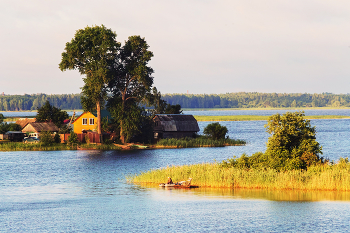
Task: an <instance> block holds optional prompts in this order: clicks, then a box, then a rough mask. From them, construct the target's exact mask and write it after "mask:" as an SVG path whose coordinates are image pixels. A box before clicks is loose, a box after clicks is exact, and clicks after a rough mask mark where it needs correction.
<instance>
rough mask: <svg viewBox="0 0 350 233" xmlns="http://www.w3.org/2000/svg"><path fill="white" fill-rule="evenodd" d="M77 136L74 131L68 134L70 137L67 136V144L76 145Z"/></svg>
mask: <svg viewBox="0 0 350 233" xmlns="http://www.w3.org/2000/svg"><path fill="white" fill-rule="evenodd" d="M78 142H79V141H78V135H77V134H76V133H74V131H71V132H70V135H69V136H68V144H70V145H73V144H76V143H78Z"/></svg>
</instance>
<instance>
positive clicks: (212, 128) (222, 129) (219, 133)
mask: <svg viewBox="0 0 350 233" xmlns="http://www.w3.org/2000/svg"><path fill="white" fill-rule="evenodd" d="M227 132H228V129H227V127H226V126H222V125H220V124H219V123H218V122H216V123H211V124H209V125H207V127H205V128H204V131H203V133H204V134H205V135H207V136H208V137H210V138H212V139H215V140H219V139H225V136H226V133H227Z"/></svg>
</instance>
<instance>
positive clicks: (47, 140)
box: [40, 131, 55, 146]
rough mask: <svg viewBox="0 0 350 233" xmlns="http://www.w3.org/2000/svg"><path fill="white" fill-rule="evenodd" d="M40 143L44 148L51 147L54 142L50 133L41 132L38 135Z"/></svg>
mask: <svg viewBox="0 0 350 233" xmlns="http://www.w3.org/2000/svg"><path fill="white" fill-rule="evenodd" d="M40 142H41V143H42V145H44V146H49V145H52V144H53V143H54V142H55V141H54V138H53V136H52V134H51V132H50V131H43V132H41V133H40Z"/></svg>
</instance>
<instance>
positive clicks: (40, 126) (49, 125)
mask: <svg viewBox="0 0 350 233" xmlns="http://www.w3.org/2000/svg"><path fill="white" fill-rule="evenodd" d="M29 126H31V127H32V128H33V130H34V131H36V132H42V131H52V132H58V131H59V129H58V127H57V126H56V125H55V124H54V123H53V122H31V123H28V124H27V125H26V127H24V129H25V128H27V127H29ZM24 129H23V130H24Z"/></svg>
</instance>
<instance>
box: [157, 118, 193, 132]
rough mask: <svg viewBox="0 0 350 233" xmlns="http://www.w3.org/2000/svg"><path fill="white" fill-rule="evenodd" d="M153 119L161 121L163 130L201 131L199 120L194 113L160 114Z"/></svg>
mask: <svg viewBox="0 0 350 233" xmlns="http://www.w3.org/2000/svg"><path fill="white" fill-rule="evenodd" d="M153 120H154V121H159V122H160V124H161V126H162V130H163V131H177V132H180V131H181V132H186V131H187V132H189V131H193V132H198V131H199V127H198V123H197V120H196V119H195V118H194V117H193V116H192V115H183V114H159V115H156V116H155V117H154V118H153Z"/></svg>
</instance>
